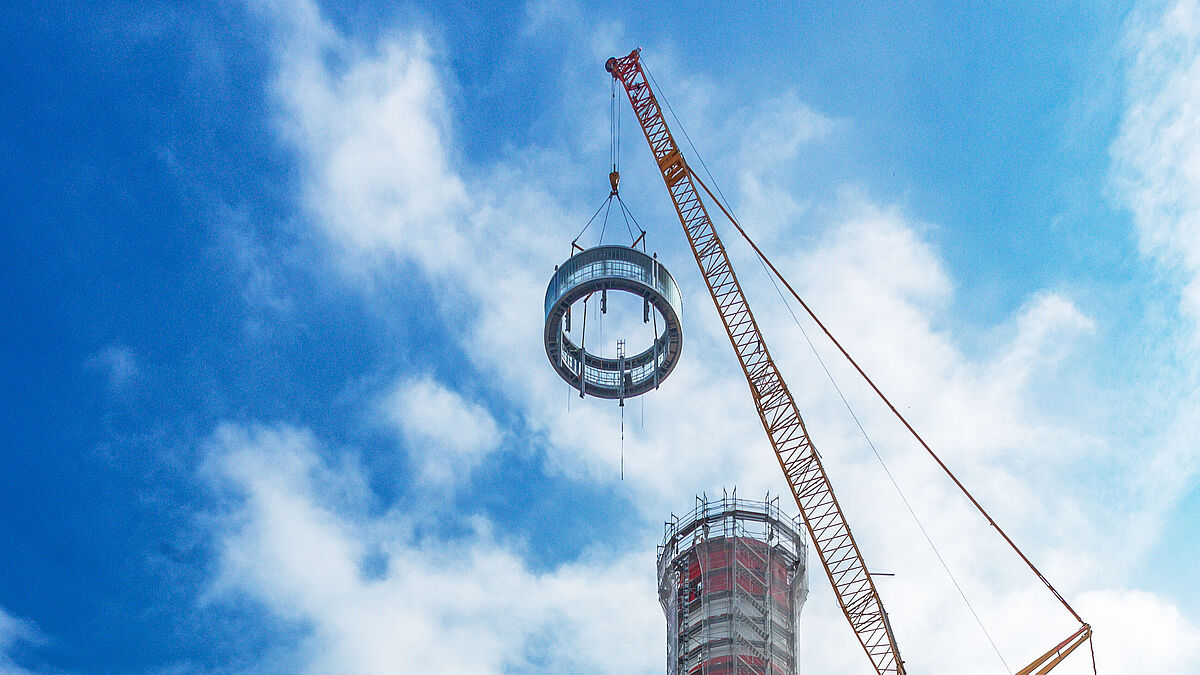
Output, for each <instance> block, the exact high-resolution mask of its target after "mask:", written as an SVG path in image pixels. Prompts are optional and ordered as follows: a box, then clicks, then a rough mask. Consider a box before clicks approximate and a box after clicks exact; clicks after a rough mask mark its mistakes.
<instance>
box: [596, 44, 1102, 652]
mask: <svg viewBox="0 0 1200 675" xmlns="http://www.w3.org/2000/svg"><path fill="white" fill-rule="evenodd" d="M604 67H605V69H606V70H607V71H608V72H609V73H611V74H612V76H613V78H615V79H616V80H617V81H618V82H620V83H621V85H622V86H623V87H624V89H625V93H626V94H628V96H629V103H630V104H631V105H632V106H633V112H634V113H635V114H636V115H637V119H638V123H639V124H640V125H641V128H642V131H643V132H644V133H645V135H646V141H647V142H648V143H649V144H650V150H651V152H653V154H654V161H655V162H656V163H657V164H658V168H659V171H661V172H662V177H663V181H664V182H665V183H666V185H667V192H668V193H669V194H670V195H671V201H672V203H674V205H675V213H676V214H677V215H678V216H679V221H680V223H681V224H682V225H683V231H684V234H686V235H687V240H688V244H689V245H690V246H691V249H692V254H693V255H694V256H695V258H696V264H697V265H699V266H700V273H701V275H702V276H703V277H704V283H705V284H706V285H707V286H708V290H709V293H710V294H711V296H712V300H713V303H714V304H715V305H716V308H717V312H718V314H720V316H721V323H722V324H723V325H724V326H725V332H726V334H728V336H729V341H730V343H731V344H732V345H733V350H734V352H735V353H736V354H737V358H738V363H739V364H741V366H742V372H743V374H745V376H746V382H747V384H749V386H750V395H751V396H752V397H753V399H754V405H755V408H756V409H757V410H758V416H759V419H760V420H761V421H762V425H763V429H764V430H765V431H766V432H767V438H768V439H769V440H770V442H771V446H772V448H774V450H775V457H776V459H778V460H779V466H780V468H781V469H783V474H784V477H785V478H786V479H787V483H788V487H789V488H790V489H791V491H792V496H793V497H795V499H796V504H797V506H799V507H800V515H801V516H802V518H803V519H804V526H805V528H806V529H807V530H808V534H809V538H810V539H811V540H812V543H813V548H815V549H816V550H817V555H818V556H819V557H820V559H821V566H822V568H824V570H825V575H826V576H827V577H828V578H829V582H830V584H831V585H832V586H833V590H834V593H835V594H836V595H837V599H838V605H839V606H840V607H841V609H842V613H844V614H845V615H846V619H847V620H848V621H849V622H850V627H851V628H852V629H853V630H854V634H855V636H856V637H857V638H858V640H859V642H860V643H861V644H862V646H863V649H864V650H865V651H866V653H867V656H868V657H869V658H870V659H871V664H872V665H873V666H874V667H875V670H876V672H877V673H878V674H879V675H887V674H895V675H904V673H905V668H904V661H903V660H902V659H901V658H900V651H899V648H898V647H897V646H896V637H895V635H894V634H893V633H892V627H891V623H890V622H889V621H888V615H887V612H886V611H885V610H884V608H883V602H882V600H881V599H880V597H879V591H878V589H876V587H875V582H874V581H873V580H872V578H871V574H870V573H869V572H868V571H867V565H866V562H865V561H864V560H863V557H862V552H861V551H860V550H859V548H858V544H856V543H855V541H854V535H853V534H851V533H850V526H849V525H848V524H847V523H846V518H845V516H844V515H843V514H842V509H841V507H840V506H839V505H838V501H837V497H836V496H834V493H833V486H832V485H830V483H829V476H828V475H827V474H826V473H825V468H824V467H823V466H822V465H821V459H820V456H819V455H818V454H817V450H816V448H815V447H813V443H812V439H811V438H809V435H808V431H807V430H806V429H805V427H804V420H803V419H802V418H801V417H800V411H799V410H798V409H797V408H796V402H795V400H794V399H793V398H792V394H791V392H790V391H788V387H787V383H785V382H784V380H783V376H782V375H781V374H780V372H779V368H778V367H777V366H776V365H775V361H774V360H773V359H772V358H771V354H770V352H769V351H767V345H766V342H764V341H763V336H762V333H761V332H760V331H759V329H758V324H757V322H755V320H754V313H753V312H752V311H751V310H750V305H749V303H748V302H747V301H746V296H745V294H744V293H743V292H742V286H741V284H739V283H738V279H737V275H736V274H735V273H734V271H733V265H732V264H731V263H730V262H729V256H728V254H727V253H726V251H725V245H724V244H723V243H722V242H721V239H720V237H719V236H717V231H716V229H715V228H714V227H713V222H712V219H711V218H710V217H709V214H708V210H707V208H706V207H705V205H704V202H703V201H701V199H700V194H699V192H697V190H696V184H699V185H700V186H701V187H702V188H704V190H705V192H706V193H708V195H709V196H710V197H711V198H713V200H714V202H715V203H716V204H717V206H718V207H720V208H721V210H722V212H723V213H724V214H725V215H726V216H727V217H729V219H730V221H731V222H732V223H733V225H734V227H736V228H737V229H738V231H739V232H742V230H741V226H740V225H738V223H737V221H736V220H734V219H733V217H732V215H730V214H729V213H728V211H726V210H725V208H724V206H723V205H722V204H721V203H720V201H717V200H716V198H715V197H713V195H712V192H711V191H710V190H709V189H708V186H706V185H704V183H703V182H702V181H700V179H699V177H697V176H694V175H693V173H692V170H691V168H690V167H689V166H688V164H687V162H686V161H685V160H684V158H683V155H682V154H681V153H680V152H679V146H678V144H676V142H675V138H674V137H673V136H672V135H671V131H670V129H668V128H667V123H666V120H665V119H664V118H663V112H662V109H661V108H660V107H659V104H658V99H657V98H655V95H654V92H653V91H651V89H650V85H649V82H648V81H647V77H646V72H645V70H643V68H642V64H641V59H640V50H637V49H635V50H633V51H632V52H630V53H629V55H628V56H624V57H621V58H611V59H609V60H608V62H607V63H605V66H604ZM613 190H614V191H615V190H616V182H615V181H614V184H613ZM742 234H743V236H744V232H742ZM747 240H748V241H749V239H748V238H747ZM750 243H751V246H754V244H753V242H750ZM754 248H755V251H756V252H757V253H759V254H760V256H761V251H759V250H758V247H757V246H754ZM763 260H764V262H766V263H767V265H768V266H769V267H770V268H771V269H772V271H774V266H773V265H771V263H770V261H767V260H766V258H765V257H764V258H763ZM776 274H777V273H776ZM781 279H782V277H781ZM783 281H784V284H785V286H787V288H788V290H789V291H791V292H792V293H793V294H795V291H794V290H792V288H791V286H790V284H788V283H787V281H786V280H783ZM796 298H797V299H798V300H800V298H799V296H798V295H796ZM800 302H801V304H804V301H803V300H800ZM804 307H805V309H806V310H807V311H809V313H810V315H812V313H811V310H809V309H808V306H807V305H806V304H805V305H804ZM812 316H813V319H814V320H816V321H817V322H818V324H820V325H821V328H822V330H823V331H825V333H826V334H827V335H829V337H830V339H831V340H832V339H833V336H832V335H830V334H829V332H828V330H827V329H826V328H825V326H824V324H821V323H820V320H819V319H817V318H816V316H815V315H812ZM834 343H835V344H836V345H837V346H838V348H839V350H841V352H842V354H843V355H844V356H846V358H847V359H849V360H850V362H851V363H852V364H853V365H854V367H855V368H856V369H857V370H858V372H859V374H861V375H862V376H863V377H864V378H865V379H866V380H867V382H868V383H869V384H870V385H871V387H872V388H873V389H874V390H875V392H876V393H877V394H878V395H879V396H880V398H882V399H883V401H884V402H885V403H887V405H888V407H889V408H890V409H891V410H892V412H894V413H895V414H896V415H897V416H898V417H899V418H900V420H901V421H902V422H903V423H904V425H905V426H906V427H907V428H908V429H909V430H910V431H911V432H912V434H913V435H914V436H915V437H916V439H917V440H918V441H919V442H920V443H921V445H922V447H924V448H925V449H926V450H927V451H928V452H929V454H930V456H932V457H933V459H934V460H935V461H936V462H937V463H938V465H939V466H940V467H941V468H942V469H943V470H944V471H945V472H946V474H947V475H949V476H950V478H951V479H952V480H953V481H954V483H955V484H956V485H957V486H958V488H959V489H960V490H961V491H962V492H963V494H964V495H966V497H967V498H968V499H969V500H970V501H971V503H972V505H974V506H975V507H976V508H977V509H978V510H979V512H980V513H981V514H982V515H983V516H984V518H986V519H987V521H988V523H989V524H990V525H991V526H992V527H993V528H995V529H996V531H997V532H999V533H1000V535H1001V536H1002V537H1003V538H1004V540H1005V542H1007V543H1008V545H1009V546H1010V547H1011V548H1012V549H1013V550H1014V551H1015V552H1016V553H1017V555H1018V556H1020V558H1021V560H1022V561H1023V562H1024V563H1025V564H1026V565H1028V566H1029V568H1030V569H1031V570H1032V571H1033V573H1034V574H1035V575H1036V576H1037V578H1038V579H1039V580H1040V581H1041V582H1042V583H1043V584H1045V586H1046V587H1047V588H1048V589H1049V590H1050V591H1051V593H1053V594H1054V596H1055V597H1056V598H1057V599H1058V600H1059V602H1061V603H1062V605H1063V606H1064V607H1065V608H1066V609H1067V611H1068V612H1070V613H1071V615H1072V616H1073V617H1074V618H1076V619H1077V620H1079V622H1080V624H1081V626H1080V628H1079V630H1078V631H1076V632H1075V633H1073V634H1072V635H1071V636H1070V637H1068V638H1067V639H1066V640H1063V641H1062V642H1061V643H1059V644H1058V645H1056V646H1054V647H1052V648H1050V650H1049V651H1047V652H1046V653H1045V654H1043V655H1042V656H1040V657H1038V658H1037V659H1035V660H1034V661H1033V662H1032V663H1030V664H1029V665H1028V666H1026V667H1025V668H1023V669H1022V670H1020V671H1019V672H1018V673H1017V675H1045V674H1046V673H1048V672H1049V671H1050V670H1051V669H1052V668H1054V667H1055V666H1057V665H1058V664H1059V663H1060V662H1061V661H1062V660H1063V659H1065V658H1066V657H1067V656H1068V655H1069V654H1070V653H1071V652H1072V651H1074V650H1075V649H1076V648H1077V647H1079V646H1080V645H1082V644H1083V643H1084V642H1089V646H1090V641H1091V637H1092V630H1091V626H1089V625H1088V624H1087V623H1085V622H1084V621H1083V619H1082V618H1080V617H1079V615H1078V614H1077V613H1076V612H1075V610H1074V609H1072V608H1071V606H1070V605H1069V604H1068V603H1067V601H1066V599H1065V598H1063V597H1062V595H1061V594H1059V592H1058V591H1057V590H1056V589H1055V588H1054V587H1053V586H1052V585H1051V584H1050V582H1049V581H1048V580H1046V578H1045V577H1044V576H1043V575H1042V574H1041V572H1039V571H1038V569H1037V568H1036V567H1034V565H1033V563H1032V562H1031V561H1030V560H1029V558H1027V557H1026V556H1025V554H1024V553H1023V552H1021V550H1020V549H1019V548H1017V545H1016V544H1015V543H1013V541H1012V539H1010V538H1009V536H1008V535H1007V534H1006V533H1005V532H1004V531H1003V530H1002V529H1000V526H999V525H997V524H996V522H995V521H994V520H993V519H992V517H991V516H990V515H988V513H987V511H985V510H984V509H983V506H982V505H981V504H980V503H979V502H978V501H977V500H976V499H975V497H974V496H972V495H971V494H970V492H968V491H967V489H966V488H965V487H964V486H963V485H962V483H961V482H960V481H959V480H958V479H957V478H956V477H955V476H954V474H953V473H952V472H951V471H950V469H949V467H947V466H946V465H945V463H943V462H942V461H941V459H940V458H938V457H937V455H936V454H935V453H934V452H933V450H932V449H931V448H930V447H929V446H928V444H926V443H925V441H924V440H923V439H922V438H921V437H920V435H918V434H917V433H916V431H915V430H914V429H913V428H912V427H911V425H909V424H908V421H907V420H905V419H904V417H903V416H902V415H900V413H899V411H897V410H896V408H895V406H893V405H892V404H891V402H890V401H888V399H887V397H886V396H884V395H883V392H881V391H879V388H878V387H876V386H875V384H874V382H872V381H871V380H870V378H869V377H867V376H866V373H865V372H863V371H862V369H861V368H860V367H859V366H858V364H857V363H856V362H855V361H854V359H852V358H850V355H849V354H848V353H846V351H845V349H843V348H842V347H841V344H840V343H838V342H837V341H836V340H834ZM1092 670H1093V671H1095V670H1096V667H1095V653H1094V651H1093V654H1092Z"/></svg>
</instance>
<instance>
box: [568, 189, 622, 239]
mask: <svg viewBox="0 0 1200 675" xmlns="http://www.w3.org/2000/svg"><path fill="white" fill-rule="evenodd" d="M611 204H612V199H611V198H608V199H605V200H604V202H603V203H601V204H600V207H599V208H597V209H596V212H595V213H593V214H592V217H591V218H589V219H588V221H587V225H584V226H583V229H582V230H580V231H579V234H577V235H575V238H574V239H572V240H571V250H572V251H574V250H575V249H577V248H578V249H582V248H583V247H581V246H579V245H578V243H577V242H578V241H579V238H580V237H582V236H583V233H584V232H587V229H588V228H589V227H591V226H592V222H593V221H595V220H596V216H598V215H600V211H601V210H603V209H604V206H605V205H611Z"/></svg>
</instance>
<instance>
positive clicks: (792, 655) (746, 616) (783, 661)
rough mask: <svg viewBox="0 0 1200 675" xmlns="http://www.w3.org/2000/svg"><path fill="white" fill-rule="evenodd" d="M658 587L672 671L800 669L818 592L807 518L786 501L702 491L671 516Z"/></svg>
mask: <svg viewBox="0 0 1200 675" xmlns="http://www.w3.org/2000/svg"><path fill="white" fill-rule="evenodd" d="M665 529H666V533H665V536H664V538H663V543H662V545H661V546H659V548H658V594H659V601H660V602H661V603H662V608H663V613H664V614H665V615H666V619H667V673H668V675H795V674H796V673H798V672H799V654H798V652H797V648H798V643H797V634H798V631H799V621H800V609H801V607H802V606H803V605H804V600H805V599H806V598H807V597H808V574H807V566H806V563H805V552H806V548H805V542H804V537H803V534H802V533H803V529H802V528H801V523H800V521H799V518H798V517H797V518H789V517H787V516H786V515H784V513H783V512H782V511H781V510H780V508H779V498H778V497H775V498H771V497H770V495H768V496H767V497H766V498H765V499H764V500H763V501H754V500H748V499H738V498H737V491H736V490H735V491H734V493H733V494H732V495H731V494H728V493H726V494H724V495H723V496H722V497H721V498H720V499H712V500H710V499H708V498H707V497H706V496H699V497H696V505H695V508H693V509H692V510H691V512H689V513H688V514H686V515H685V516H683V517H681V518H679V517H675V516H674V515H672V516H671V520H670V521H668V522H667V523H666V528H665Z"/></svg>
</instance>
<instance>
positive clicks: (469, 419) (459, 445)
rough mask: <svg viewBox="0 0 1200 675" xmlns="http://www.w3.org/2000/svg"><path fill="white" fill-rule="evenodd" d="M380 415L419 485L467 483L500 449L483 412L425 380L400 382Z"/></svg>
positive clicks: (489, 418) (496, 432)
mask: <svg viewBox="0 0 1200 675" xmlns="http://www.w3.org/2000/svg"><path fill="white" fill-rule="evenodd" d="M380 410H381V412H382V413H383V415H384V417H385V419H386V421H387V422H388V423H390V424H391V425H393V426H394V427H395V428H396V430H397V431H399V432H400V434H401V436H402V437H403V438H404V440H405V442H406V443H405V445H406V448H407V450H408V456H409V458H410V459H411V460H412V461H413V463H414V465H415V466H416V469H417V474H418V479H419V480H420V481H421V482H424V483H427V484H431V485H442V486H445V485H449V484H451V483H453V482H454V481H455V479H456V478H458V479H465V478H466V477H468V476H469V475H470V474H471V472H472V471H473V470H474V469H475V468H476V467H478V466H479V465H480V464H481V463H482V462H483V461H484V460H485V459H486V458H487V456H488V454H489V453H491V452H492V451H493V450H495V449H496V448H497V446H498V445H499V443H500V431H499V429H497V427H496V422H495V421H494V420H493V419H492V416H491V414H490V413H489V412H488V411H487V409H486V408H484V407H483V406H481V405H479V404H478V403H474V402H471V401H467V400H466V399H464V398H463V397H462V396H460V395H459V394H458V393H456V392H454V391H451V390H449V389H447V388H446V387H444V386H442V385H441V384H440V383H438V382H436V381H435V380H433V379H432V378H430V377H428V376H426V377H420V378H413V379H405V380H403V381H401V382H399V383H398V384H397V385H396V386H395V387H394V388H393V389H392V391H391V392H390V393H389V394H388V395H386V396H385V397H384V398H383V400H382V401H381V402H380Z"/></svg>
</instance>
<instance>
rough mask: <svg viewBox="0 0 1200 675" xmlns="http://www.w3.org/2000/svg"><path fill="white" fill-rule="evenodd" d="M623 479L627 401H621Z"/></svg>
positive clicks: (623, 471)
mask: <svg viewBox="0 0 1200 675" xmlns="http://www.w3.org/2000/svg"><path fill="white" fill-rule="evenodd" d="M621 480H625V402H624V401H622V402H621Z"/></svg>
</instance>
